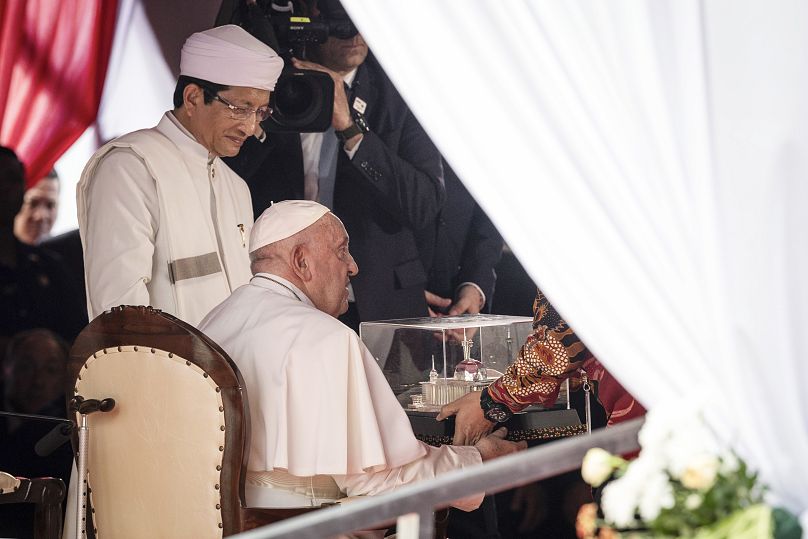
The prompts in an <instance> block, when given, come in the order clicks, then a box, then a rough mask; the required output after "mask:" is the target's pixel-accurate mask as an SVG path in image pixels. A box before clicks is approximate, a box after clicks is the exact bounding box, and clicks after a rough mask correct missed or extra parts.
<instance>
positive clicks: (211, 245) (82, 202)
mask: <svg viewBox="0 0 808 539" xmlns="http://www.w3.org/2000/svg"><path fill="white" fill-rule="evenodd" d="M180 65H181V70H180V74H181V75H188V76H192V77H196V78H199V79H204V80H207V81H209V82H214V83H217V84H223V85H227V86H245V87H251V88H258V89H263V90H271V89H272V88H274V86H275V81H276V80H277V78H278V75H279V74H280V72H281V69H283V60H281V59H280V58H279V57H278V55H277V54H276V53H275V51H273V50H272V49H271V48H270V47H268V46H267V45H265V44H264V43H262V42H261V41H259V40H258V39H256V38H254V37H253V36H251V35H250V34H249V33H247V32H246V31H245V30H243V29H242V28H240V27H238V26H233V25H227V26H221V27H217V28H213V29H211V30H206V31H204V32H198V33H195V34H193V35H192V36H191V37H189V38H188V40H187V41H186V42H185V45H184V46H183V48H182V55H181V61H180ZM77 205H78V217H79V229H80V231H81V239H82V246H83V247H84V263H85V278H86V283H87V308H88V311H89V315H90V319H91V320H92V319H93V318H95V317H96V316H98V315H99V314H101V313H102V312H103V311H104V310H106V309H109V308H111V307H114V306H116V305H122V304H127V305H152V306H154V307H157V308H159V309H162V310H163V311H166V312H168V313H171V314H173V315H175V316H178V317H179V318H181V319H183V320H185V321H186V322H189V323H190V324H193V325H196V324H198V323H199V321H200V320H202V317H204V316H205V315H206V314H207V313H208V311H210V310H211V309H212V308H213V307H214V306H215V305H217V304H218V303H219V302H221V301H222V300H223V299H224V298H226V297H227V296H228V295H229V294H230V292H232V291H233V290H235V289H236V288H237V287H239V286H240V285H242V284H244V283H246V282H247V281H248V280H249V278H250V272H249V259H248V256H247V238H248V237H249V233H250V228H251V226H252V220H253V219H252V215H253V214H252V205H251V201H250V194H249V190H248V188H247V185H246V184H245V183H244V181H243V180H242V179H241V178H240V177H239V176H238V175H237V174H236V173H235V172H233V171H232V170H231V169H230V168H229V167H228V166H227V165H226V164H225V163H224V162H223V161H222V160H221V159H220V158H219V157H216V156H213V155H211V154H209V153H208V150H207V149H205V147H204V146H202V145H201V144H200V143H199V142H197V141H196V140H195V139H194V137H193V135H191V133H190V132H188V131H187V130H186V129H185V127H183V125H182V124H181V123H180V122H179V121H178V120H177V118H176V117H175V116H174V115H173V113H171V112H167V113H166V114H165V115H164V116H163V118H162V120H160V123H159V124H157V126H156V127H154V128H152V129H144V130H141V131H136V132H134V133H130V134H128V135H124V136H123V137H120V138H118V139H115V140H113V141H112V142H110V143H108V144H106V145H105V146H103V147H102V148H101V149H99V150H98V151H97V152H96V153H95V155H93V157H92V158H91V159H90V161H89V163H88V164H87V166H86V167H85V169H84V172H83V173H82V176H81V181H80V182H79V185H78V188H77Z"/></svg>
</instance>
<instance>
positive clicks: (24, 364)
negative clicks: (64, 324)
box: [4, 334, 67, 414]
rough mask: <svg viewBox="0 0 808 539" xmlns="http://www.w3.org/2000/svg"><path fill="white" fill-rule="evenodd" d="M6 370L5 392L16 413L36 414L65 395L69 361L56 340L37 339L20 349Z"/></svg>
mask: <svg viewBox="0 0 808 539" xmlns="http://www.w3.org/2000/svg"><path fill="white" fill-rule="evenodd" d="M6 361H7V362H8V361H13V363H12V364H11V365H7V366H6V369H5V371H6V372H5V373H4V374H5V392H6V399H7V401H8V403H9V404H11V405H12V406H13V407H14V411H17V412H21V413H25V414H34V413H36V412H38V411H40V410H42V409H43V408H44V407H45V406H46V405H47V404H49V403H50V402H52V401H53V400H55V399H57V398H58V397H59V396H61V395H62V394H63V393H64V383H65V380H64V378H65V375H66V373H67V358H66V357H65V355H64V351H63V349H62V348H61V347H60V346H59V344H58V343H56V342H55V341H54V340H53V339H52V338H47V337H46V336H44V335H40V334H37V335H34V336H31V337H29V338H27V339H26V340H25V341H24V343H21V344H20V345H19V346H18V347H17V353H16V354H15V357H14V358H13V359H12V358H6Z"/></svg>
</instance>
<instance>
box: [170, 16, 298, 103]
mask: <svg viewBox="0 0 808 539" xmlns="http://www.w3.org/2000/svg"><path fill="white" fill-rule="evenodd" d="M282 69H283V60H282V59H281V57H280V56H278V54H277V53H276V52H275V51H274V50H272V48H271V47H269V46H268V45H266V44H264V43H263V42H262V41H260V40H259V39H257V38H255V37H253V36H252V35H250V33H249V32H247V31H246V30H244V29H243V28H241V27H240V26H236V25H234V24H226V25H224V26H217V27H216V28H211V29H210V30H205V31H204V32H197V33H195V34H192V35H191V37H189V38H188V39H187V40H185V44H184V45H183V46H182V54H181V56H180V75H186V76H189V77H195V78H197V79H202V80H206V81H208V82H213V83H216V84H223V85H226V86H244V87H247V88H258V89H260V90H267V91H270V92H271V91H272V90H274V89H275V82H276V81H277V80H278V77H279V76H280V74H281V70H282Z"/></svg>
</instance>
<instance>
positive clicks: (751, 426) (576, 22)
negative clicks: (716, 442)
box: [343, 0, 808, 513]
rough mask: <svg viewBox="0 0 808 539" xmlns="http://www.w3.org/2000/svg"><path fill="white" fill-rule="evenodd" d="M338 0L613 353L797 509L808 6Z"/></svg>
mask: <svg viewBox="0 0 808 539" xmlns="http://www.w3.org/2000/svg"><path fill="white" fill-rule="evenodd" d="M343 2H344V4H345V5H346V7H347V8H348V10H349V12H350V14H351V16H352V18H353V19H354V21H355V22H356V24H357V26H358V27H359V28H360V30H361V32H362V34H363V36H364V37H365V38H366V39H367V41H368V42H369V44H370V47H371V49H372V50H373V51H374V53H375V54H376V56H377V57H378V58H379V59H380V60H381V62H382V63H383V65H384V67H385V69H386V70H387V72H388V74H389V75H390V77H391V78H392V79H393V81H394V83H395V84H396V86H397V87H398V88H399V90H400V91H401V93H402V95H403V96H404V98H405V99H406V100H407V102H408V103H409V104H410V106H411V107H412V109H413V111H414V112H415V113H416V115H417V116H418V118H419V119H420V121H421V122H422V123H423V125H424V127H425V128H426V130H427V131H428V132H429V134H430V135H431V136H432V137H433V140H434V141H435V142H436V144H437V145H438V146H439V148H440V149H441V151H442V152H443V153H444V155H445V156H446V157H447V159H448V160H449V161H450V162H451V163H452V166H453V167H454V168H455V170H456V171H457V172H458V174H459V175H460V177H462V178H463V180H464V182H465V183H466V185H467V186H468V187H469V189H470V191H471V192H472V193H473V194H474V196H475V197H476V198H477V200H478V201H479V202H480V204H481V205H482V206H483V207H484V208H485V210H486V211H487V212H488V214H489V215H490V216H491V217H492V219H493V220H494V222H495V223H496V225H497V227H498V228H499V229H500V231H502V233H503V235H504V236H505V238H506V240H507V242H508V244H509V245H510V246H511V247H512V248H513V249H514V251H515V252H516V254H517V255H518V256H519V258H520V260H521V261H522V262H523V263H524V265H525V266H526V268H527V269H528V271H529V272H530V274H531V275H532V276H533V278H534V279H535V280H536V281H537V282H538V283H539V284H540V286H541V287H542V289H543V290H544V292H545V293H546V294H547V296H548V297H549V299H550V300H551V301H552V302H553V303H554V305H555V306H556V307H557V308H558V310H559V311H560V312H561V313H562V314H563V315H564V316H565V318H567V319H568V320H569V321H570V323H571V325H572V326H573V327H574V328H575V329H576V331H577V332H578V334H579V335H580V336H581V337H582V339H583V340H584V341H585V342H586V343H587V344H588V345H589V346H590V348H591V349H592V350H593V351H594V352H595V353H596V354H597V355H598V357H599V358H600V359H601V360H602V361H603V362H604V363H605V364H606V365H607V367H608V368H609V369H610V370H611V371H612V372H613V373H614V374H615V375H616V376H617V377H618V378H619V379H620V380H621V381H622V382H624V385H625V386H626V387H627V388H628V389H629V390H630V391H631V392H632V393H633V394H634V395H635V396H636V397H637V398H639V399H640V401H641V402H643V403H644V404H646V405H647V406H649V407H654V406H659V405H662V404H664V403H669V402H676V401H679V400H693V399H697V400H699V401H705V399H707V398H711V399H712V400H710V401H709V410H710V417H709V420H710V422H711V424H712V425H713V426H714V427H715V428H716V429H717V430H718V431H719V432H720V434H721V435H722V436H723V437H724V438H725V439H726V440H727V441H728V442H729V443H731V444H732V445H733V447H735V448H736V450H737V451H738V452H739V453H740V454H741V455H742V456H744V457H745V458H746V459H747V460H748V461H750V463H751V464H752V465H753V466H754V467H756V468H758V469H759V470H760V471H761V473H762V476H763V478H764V480H765V481H766V482H767V483H768V484H769V485H770V487H771V493H772V495H773V497H774V498H775V499H774V501H775V502H776V503H780V504H783V505H785V506H787V507H788V508H790V509H791V510H793V511H796V512H797V513H800V512H803V511H805V510H806V508H808V471H806V470H808V469H807V468H806V467H804V466H801V462H800V460H801V459H802V458H804V457H805V456H806V455H808V401H806V400H804V399H801V398H800V397H801V388H802V385H803V383H804V380H805V379H806V370H808V368H806V364H808V363H806V358H805V357H803V355H804V353H805V350H806V349H808V327H806V326H807V325H808V324H806V322H808V312H807V309H808V211H806V209H805V208H804V207H803V206H804V204H806V202H808V174H807V173H808V129H807V128H808V116H806V105H808V72H807V71H808V62H806V55H807V54H808V31H806V21H808V4H805V3H804V2H801V1H799V0H781V1H776V2H762V1H761V2H752V1H740V2H739V1H737V0H710V1H703V2H699V1H697V0H667V1H665V0H648V1H645V2H643V1H637V0H614V1H610V2H602V1H600V0H590V1H585V0H564V1H563V2H558V1H551V0H547V1H539V0H535V1H531V0H508V1H502V0H440V1H435V0H431V1H429V0H410V1H407V2H400V1H397V0H385V1H382V0H343Z"/></svg>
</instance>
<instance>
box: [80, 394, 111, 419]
mask: <svg viewBox="0 0 808 539" xmlns="http://www.w3.org/2000/svg"><path fill="white" fill-rule="evenodd" d="M113 408H115V399H111V398H106V399H102V400H98V399H86V400H85V398H84V397H82V396H81V395H76V396H75V397H73V399H72V400H71V401H70V411H71V412H78V413H79V414H81V415H88V414H92V413H94V412H109V411H110V410H112V409H113Z"/></svg>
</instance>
